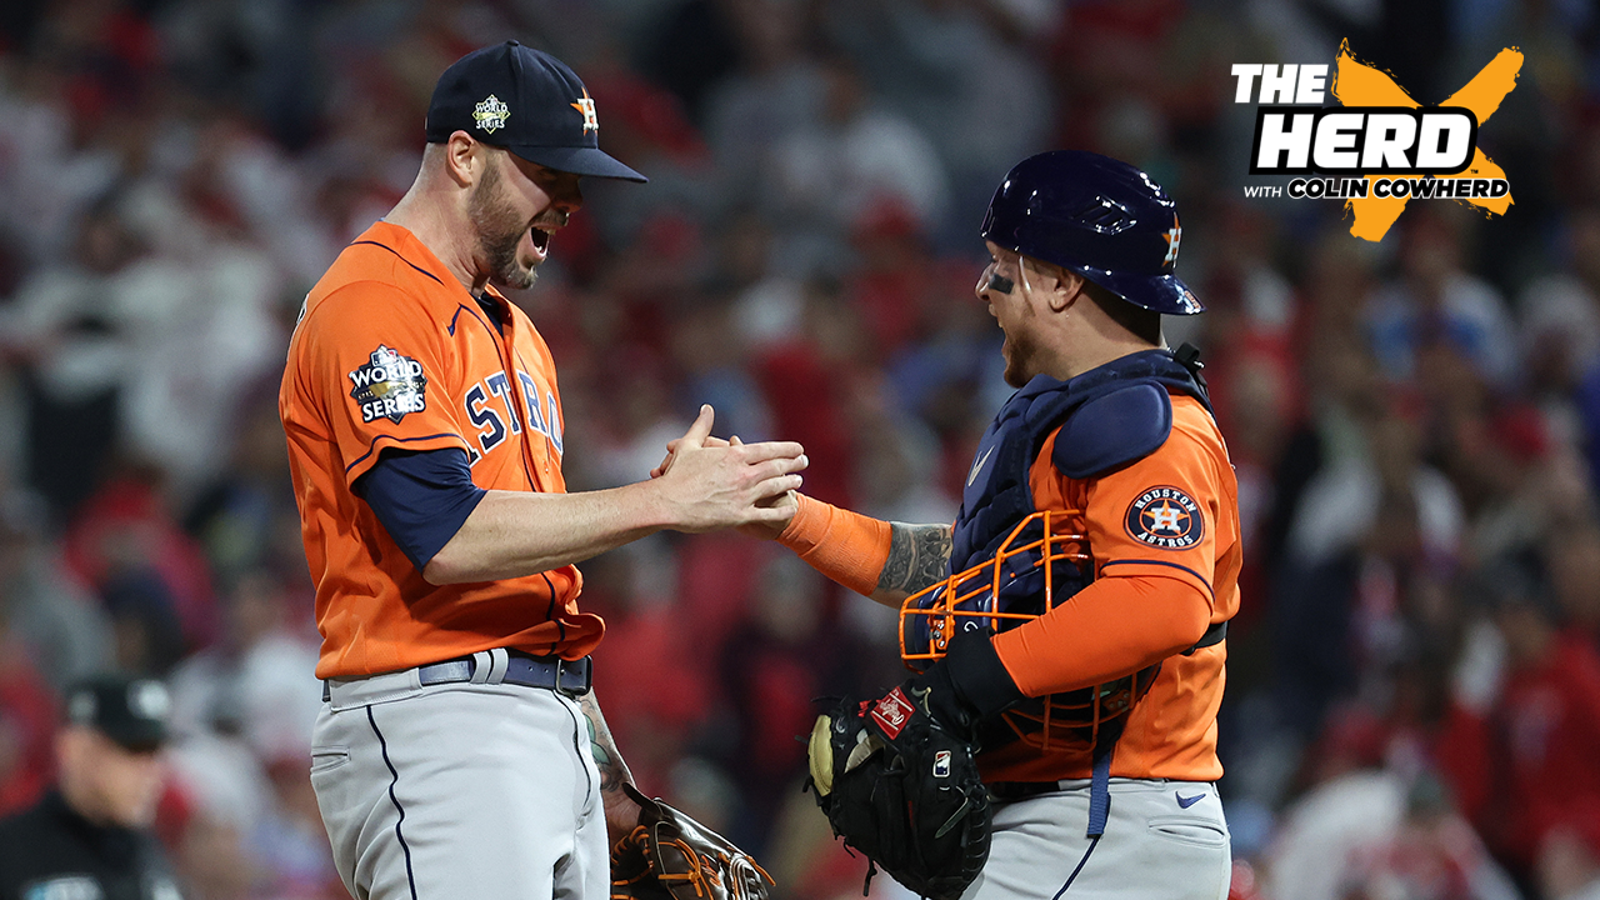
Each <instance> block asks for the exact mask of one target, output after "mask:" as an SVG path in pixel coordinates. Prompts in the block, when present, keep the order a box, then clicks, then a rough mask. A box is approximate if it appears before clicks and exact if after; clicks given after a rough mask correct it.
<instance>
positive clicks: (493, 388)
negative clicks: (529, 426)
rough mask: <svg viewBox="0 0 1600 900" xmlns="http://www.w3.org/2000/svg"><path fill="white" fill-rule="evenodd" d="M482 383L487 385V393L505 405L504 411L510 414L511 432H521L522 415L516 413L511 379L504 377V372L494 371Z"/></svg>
mask: <svg viewBox="0 0 1600 900" xmlns="http://www.w3.org/2000/svg"><path fill="white" fill-rule="evenodd" d="M484 384H487V385H488V386H489V393H491V394H493V395H495V396H496V397H499V398H500V402H501V403H504V404H505V406H506V413H507V414H508V415H509V416H511V433H512V434H521V433H522V417H521V416H519V415H517V402H516V400H514V399H513V398H512V394H511V381H510V379H508V378H506V373H504V372H496V373H494V374H493V375H490V376H489V377H488V378H485V379H484Z"/></svg>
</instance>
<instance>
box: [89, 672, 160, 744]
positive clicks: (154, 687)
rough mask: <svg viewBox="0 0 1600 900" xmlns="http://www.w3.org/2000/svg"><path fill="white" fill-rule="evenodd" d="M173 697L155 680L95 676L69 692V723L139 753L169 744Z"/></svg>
mask: <svg viewBox="0 0 1600 900" xmlns="http://www.w3.org/2000/svg"><path fill="white" fill-rule="evenodd" d="M171 715H172V695H170V694H168V693H167V688H166V686H165V685H163V684H162V683H161V682H159V681H157V680H156V679H154V678H133V677H130V676H127V675H118V674H104V675H94V676H91V677H89V678H85V679H83V680H81V681H78V682H76V683H75V684H73V685H72V687H71V688H70V689H69V690H68V691H67V721H68V722H70V723H72V724H73V725H85V726H88V727H90V728H94V729H97V730H98V731H99V732H100V733H101V734H104V735H105V736H106V737H108V738H110V739H112V740H113V741H116V742H117V743H118V744H121V745H122V747H123V749H126V750H130V751H133V752H135V753H143V752H149V751H152V750H155V749H157V748H159V747H160V746H161V745H162V744H164V743H166V741H167V736H168V731H167V723H168V720H169V719H170V717H171Z"/></svg>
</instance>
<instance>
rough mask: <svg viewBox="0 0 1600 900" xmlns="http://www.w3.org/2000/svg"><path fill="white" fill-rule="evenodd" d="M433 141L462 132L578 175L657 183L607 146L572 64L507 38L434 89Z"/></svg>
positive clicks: (457, 65)
mask: <svg viewBox="0 0 1600 900" xmlns="http://www.w3.org/2000/svg"><path fill="white" fill-rule="evenodd" d="M427 131H428V143H430V144H442V143H444V142H445V141H447V140H449V139H450V135H452V134H454V133H456V132H457V131H465V132H466V133H467V134H470V135H472V137H473V138H474V139H476V140H479V141H482V142H483V143H485V144H490V145H492V146H495V147H504V148H506V149H507V150H510V151H511V152H512V153H515V154H516V155H518V156H520V157H522V158H523V159H525V160H527V161H528V162H532V163H538V164H539V165H541V166H545V167H546V168H550V169H555V170H557V171H561V172H571V173H573V174H575V175H590V176H593V177H595V178H621V179H624V180H626V181H649V180H650V179H648V178H646V177H644V176H643V175H640V174H639V173H638V172H635V171H634V170H633V169H630V168H628V167H627V166H625V165H623V164H622V163H620V162H617V161H616V160H615V159H613V158H612V157H611V156H609V155H608V154H606V153H605V152H604V151H602V150H601V149H600V120H599V118H598V117H597V116H596V114H595V108H594V98H592V97H590V96H589V91H588V90H587V89H585V88H584V86H583V82H582V81H580V80H579V79H578V76H577V74H576V73H574V72H573V71H572V69H571V68H569V67H568V66H567V64H566V63H564V62H562V61H561V60H559V59H556V58H555V57H554V56H551V55H550V54H548V53H545V52H544V51H542V50H535V49H533V48H532V47H524V46H522V45H521V44H519V43H517V42H516V41H506V42H505V43H504V44H496V45H494V46H492V47H484V48H482V49H480V50H474V51H472V52H471V53H468V54H467V55H466V56H463V57H461V58H460V59H458V60H456V61H455V62H454V63H453V64H452V65H451V66H450V68H448V69H445V70H444V74H443V75H440V76H439V83H438V84H436V85H434V88H433V100H432V101H430V102H429V103H428V125H427Z"/></svg>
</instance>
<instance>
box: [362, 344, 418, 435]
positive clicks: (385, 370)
mask: <svg viewBox="0 0 1600 900" xmlns="http://www.w3.org/2000/svg"><path fill="white" fill-rule="evenodd" d="M350 382H351V384H352V387H351V388H350V398H351V399H352V400H355V401H356V402H357V403H359V404H361V421H363V422H372V421H374V420H376V419H380V418H387V419H388V420H389V421H391V422H393V423H395V424H396V425H399V424H400V420H401V419H404V418H405V417H406V413H414V412H422V411H423V410H424V409H427V408H428V398H427V390H428V377H427V376H426V375H424V374H423V372H422V363H419V362H417V361H416V360H414V359H412V358H411V357H409V356H402V355H400V353H399V351H396V350H391V349H389V348H388V347H385V346H384V345H382V344H379V345H378V349H376V350H374V351H372V356H371V357H370V358H369V360H368V362H367V364H366V365H364V366H359V367H357V368H356V370H355V371H353V372H351V373H350Z"/></svg>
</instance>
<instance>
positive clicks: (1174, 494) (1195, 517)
mask: <svg viewBox="0 0 1600 900" xmlns="http://www.w3.org/2000/svg"><path fill="white" fill-rule="evenodd" d="M1125 524H1126V525H1127V528H1128V534H1129V535H1131V536H1132V537H1133V539H1134V540H1136V541H1138V542H1139V543H1141V544H1146V545H1149V546H1151V547H1159V548H1160V549H1162V550H1187V549H1189V548H1190V547H1193V546H1194V545H1195V544H1198V543H1200V538H1201V537H1203V536H1204V535H1205V519H1204V518H1203V517H1202V516H1201V515H1200V504H1198V503H1196V502H1194V498H1193V497H1190V496H1189V495H1188V494H1185V493H1184V492H1183V491H1180V490H1178V489H1177V488H1175V487H1153V488H1150V489H1149V490H1147V491H1144V492H1143V493H1141V494H1140V495H1139V496H1137V497H1135V498H1134V500H1133V502H1132V503H1130V504H1128V515H1127V517H1126V519H1125Z"/></svg>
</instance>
